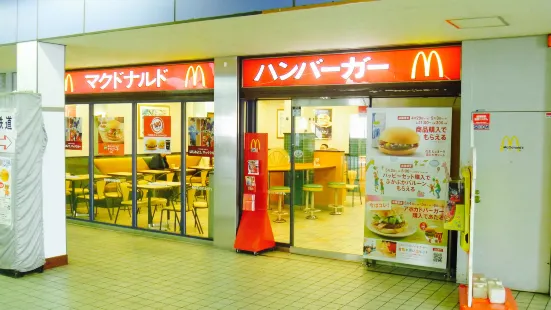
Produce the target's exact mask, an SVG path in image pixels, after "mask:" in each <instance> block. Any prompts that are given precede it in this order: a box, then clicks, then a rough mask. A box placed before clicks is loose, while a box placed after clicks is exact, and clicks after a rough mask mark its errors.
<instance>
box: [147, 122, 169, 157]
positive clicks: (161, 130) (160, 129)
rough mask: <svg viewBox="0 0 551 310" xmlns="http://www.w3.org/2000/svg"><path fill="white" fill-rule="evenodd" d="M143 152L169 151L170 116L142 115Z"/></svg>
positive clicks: (159, 152)
mask: <svg viewBox="0 0 551 310" xmlns="http://www.w3.org/2000/svg"><path fill="white" fill-rule="evenodd" d="M143 124H144V140H143V141H144V153H147V154H161V153H164V154H168V153H170V138H171V133H172V131H171V119H170V116H144V118H143Z"/></svg>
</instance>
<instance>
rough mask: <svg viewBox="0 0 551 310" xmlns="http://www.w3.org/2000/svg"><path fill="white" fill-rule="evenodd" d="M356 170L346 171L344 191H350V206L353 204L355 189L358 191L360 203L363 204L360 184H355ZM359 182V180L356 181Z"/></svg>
mask: <svg viewBox="0 0 551 310" xmlns="http://www.w3.org/2000/svg"><path fill="white" fill-rule="evenodd" d="M357 176H358V172H357V171H356V170H348V172H347V173H346V179H347V183H346V191H347V192H348V191H352V206H354V203H355V200H356V199H355V198H356V195H355V193H356V190H357V191H358V196H360V205H363V199H362V192H361V190H360V185H359V184H356V177H357ZM358 183H359V182H358Z"/></svg>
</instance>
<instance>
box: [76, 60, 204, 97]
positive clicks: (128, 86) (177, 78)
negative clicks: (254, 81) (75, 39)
mask: <svg viewBox="0 0 551 310" xmlns="http://www.w3.org/2000/svg"><path fill="white" fill-rule="evenodd" d="M213 88H214V63H212V62H201V63H186V64H170V65H155V66H143V67H126V68H110V69H91V70H77V71H68V72H67V73H66V74H65V93H66V94H97V93H123V92H151V91H185V90H200V89H213Z"/></svg>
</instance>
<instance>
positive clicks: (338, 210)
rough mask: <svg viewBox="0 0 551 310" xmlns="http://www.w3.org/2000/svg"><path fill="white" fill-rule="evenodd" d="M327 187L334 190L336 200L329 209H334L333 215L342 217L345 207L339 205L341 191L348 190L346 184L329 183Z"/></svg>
mask: <svg viewBox="0 0 551 310" xmlns="http://www.w3.org/2000/svg"><path fill="white" fill-rule="evenodd" d="M327 187H329V188H331V189H333V194H334V196H333V197H334V200H333V204H330V205H329V207H330V208H333V212H331V213H330V214H331V215H341V214H342V211H343V206H342V205H341V204H339V191H342V190H343V189H346V183H345V182H329V183H327Z"/></svg>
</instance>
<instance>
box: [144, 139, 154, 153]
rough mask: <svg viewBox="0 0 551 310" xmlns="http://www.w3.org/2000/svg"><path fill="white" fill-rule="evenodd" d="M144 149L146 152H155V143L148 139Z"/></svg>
mask: <svg viewBox="0 0 551 310" xmlns="http://www.w3.org/2000/svg"><path fill="white" fill-rule="evenodd" d="M145 148H146V149H148V150H156V149H157V141H156V140H155V139H149V140H147V141H146V142H145Z"/></svg>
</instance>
